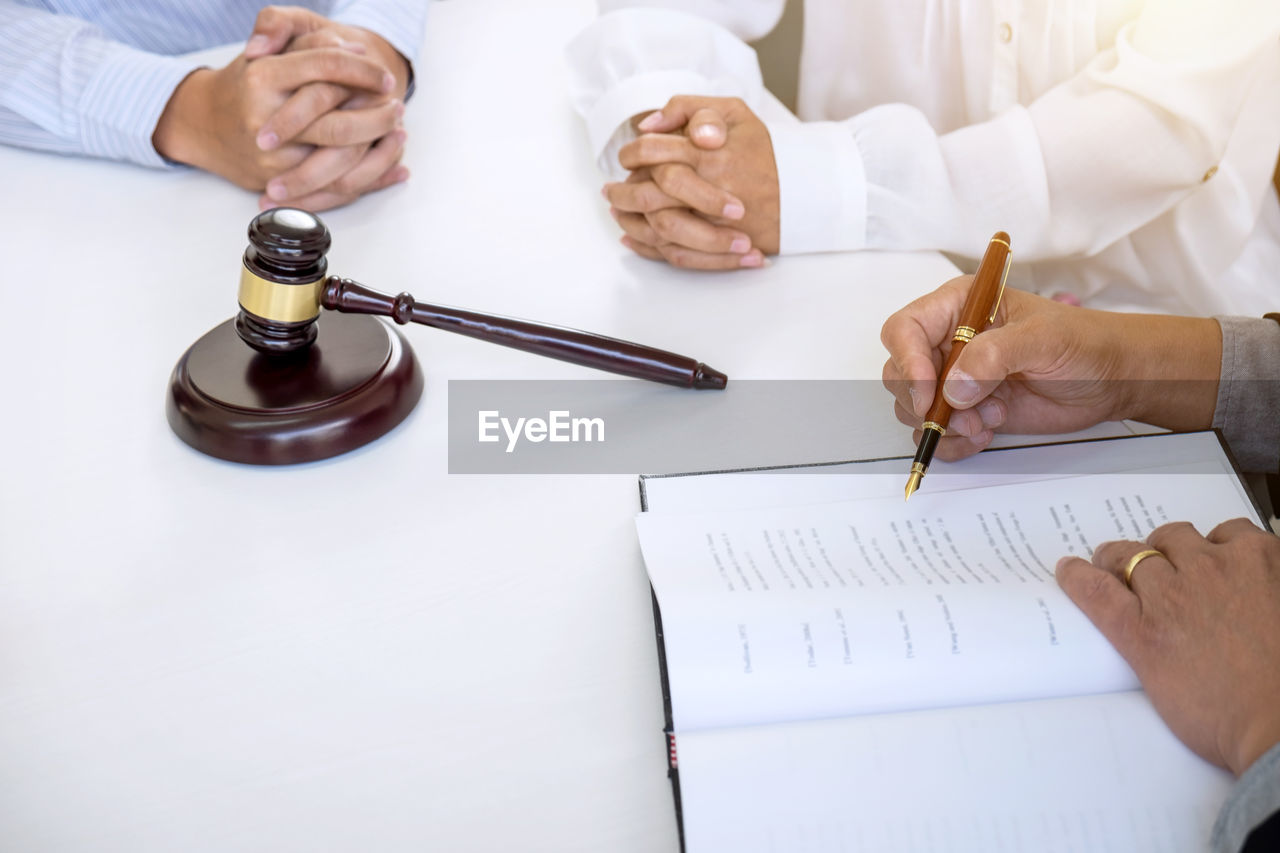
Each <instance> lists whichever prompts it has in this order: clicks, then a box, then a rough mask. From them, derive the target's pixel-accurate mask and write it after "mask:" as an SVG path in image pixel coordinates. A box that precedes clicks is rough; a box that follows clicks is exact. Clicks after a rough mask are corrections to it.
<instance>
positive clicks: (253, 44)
mask: <svg viewBox="0 0 1280 853" xmlns="http://www.w3.org/2000/svg"><path fill="white" fill-rule="evenodd" d="M270 43H271V42H270V40H269V39H268V38H267V37H266V36H264V35H256V36H254V37H253V38H251V39H249V41H248V43H246V44H245V46H244V52H245V53H256V52H257V51H259V50H266V49H267V45H268V44H270Z"/></svg>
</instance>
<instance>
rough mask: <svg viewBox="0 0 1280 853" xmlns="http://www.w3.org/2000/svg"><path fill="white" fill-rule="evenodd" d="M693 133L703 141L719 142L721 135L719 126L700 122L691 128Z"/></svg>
mask: <svg viewBox="0 0 1280 853" xmlns="http://www.w3.org/2000/svg"><path fill="white" fill-rule="evenodd" d="M693 135H694V136H695V137H696V138H698V139H701V140H703V141H704V142H719V141H720V139H721V138H722V137H721V134H720V128H718V127H716V126H715V125H714V124H700V125H698V126H697V127H695V128H694V129H693Z"/></svg>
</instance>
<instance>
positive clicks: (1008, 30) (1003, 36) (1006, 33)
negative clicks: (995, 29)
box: [1000, 23, 1013, 44]
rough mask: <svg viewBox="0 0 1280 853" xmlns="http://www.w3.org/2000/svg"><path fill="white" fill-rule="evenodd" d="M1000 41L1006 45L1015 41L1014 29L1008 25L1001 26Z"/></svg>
mask: <svg viewBox="0 0 1280 853" xmlns="http://www.w3.org/2000/svg"><path fill="white" fill-rule="evenodd" d="M1000 41H1002V42H1004V43H1005V44H1008V43H1009V42H1011V41H1013V27H1011V26H1009V24H1008V23H1004V24H1001V25H1000Z"/></svg>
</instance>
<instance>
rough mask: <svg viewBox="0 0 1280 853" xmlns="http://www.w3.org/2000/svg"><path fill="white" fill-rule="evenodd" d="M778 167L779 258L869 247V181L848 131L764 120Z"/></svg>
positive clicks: (836, 125) (824, 123)
mask: <svg viewBox="0 0 1280 853" xmlns="http://www.w3.org/2000/svg"><path fill="white" fill-rule="evenodd" d="M765 126H766V127H767V128H768V130H769V137H770V139H771V140H772V142H773V157H774V161H775V162H776V163H777V166H778V190H779V195H780V198H779V209H780V212H781V218H782V221H781V225H780V232H781V233H780V234H779V243H780V251H781V253H782V254H800V253H803V252H847V251H854V250H857V249H862V248H865V247H866V245H867V180H866V172H865V169H864V167H863V163H862V155H861V154H860V153H859V152H858V149H857V147H856V146H855V145H854V143H853V138H852V135H851V134H850V131H849V128H848V127H847V126H845V125H844V124H842V123H838V122H829V121H822V122H804V123H799V122H766V123H765Z"/></svg>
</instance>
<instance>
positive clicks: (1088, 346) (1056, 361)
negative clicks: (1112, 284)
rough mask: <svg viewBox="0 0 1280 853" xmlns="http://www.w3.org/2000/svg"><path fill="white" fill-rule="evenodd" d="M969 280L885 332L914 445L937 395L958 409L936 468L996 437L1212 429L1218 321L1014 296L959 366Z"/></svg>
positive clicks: (950, 286) (1009, 294) (955, 282)
mask: <svg viewBox="0 0 1280 853" xmlns="http://www.w3.org/2000/svg"><path fill="white" fill-rule="evenodd" d="M974 278H975V277H974V276H961V277H959V278H955V279H952V280H951V281H949V282H947V283H946V284H944V285H942V286H941V287H939V288H938V289H937V290H935V291H933V292H932V293H928V294H926V295H924V296H922V297H920V298H919V299H917V300H915V301H914V302H912V303H911V304H910V305H907V306H906V307H904V308H902V309H901V310H900V311H898V312H896V313H895V314H893V315H892V316H891V317H890V318H889V319H888V320H887V321H886V322H885V324H884V328H883V329H882V330H881V332H880V339H881V341H882V342H883V343H884V345H885V348H886V349H887V350H888V351H889V359H888V361H886V362H885V366H884V374H883V376H884V384H885V387H886V388H888V389H889V391H890V392H891V393H892V394H893V395H894V399H895V402H894V413H895V415H896V416H897V418H898V420H899V421H901V422H902V423H904V424H906V425H908V426H910V427H913V428H914V429H915V430H916V433H915V440H916V442H920V441H921V440H922V439H923V438H924V432H923V426H924V421H925V420H926V419H927V416H928V414H930V412H931V410H932V408H933V403H934V401H935V400H936V399H937V398H938V397H939V396H941V397H942V399H943V401H944V402H945V403H946V404H947V405H948V406H949V408H951V409H952V410H953V411H952V412H951V414H950V418H949V422H948V423H947V424H946V435H945V436H943V437H941V438H940V439H939V440H938V441H937V447H936V451H935V453H934V458H935V459H941V460H946V461H953V460H957V459H963V458H965V457H967V456H972V455H973V454H975V453H977V452H979V451H981V450H983V449H985V448H986V447H987V446H988V445H989V444H990V443H991V440H992V438H993V435H994V433H995V432H1009V433H1018V434H1022V435H1034V434H1044V433H1070V432H1074V431H1076V430H1081V429H1085V428H1086V427H1090V426H1093V425H1094V424H1097V423H1100V422H1102V421H1113V420H1122V419H1132V420H1138V421H1142V422H1144V423H1150V424H1155V425H1158V426H1164V427H1168V428H1170V429H1203V428H1205V427H1206V426H1208V425H1209V424H1210V423H1211V422H1212V420H1213V410H1214V403H1215V400H1216V393H1217V384H1218V372H1219V368H1220V365H1221V362H1222V353H1221V348H1222V343H1221V332H1220V329H1219V326H1218V323H1217V321H1216V320H1212V319H1207V318H1199V317H1173V316H1158V315H1151V314H1121V313H1116V312H1110V311H1095V310H1091V309H1088V308H1080V307H1074V306H1070V305H1065V304H1063V303H1061V302H1054V301H1051V300H1049V299H1045V298H1044V297H1041V296H1036V295H1035V294H1032V293H1027V292H1025V291H1021V290H1018V289H1016V288H1012V287H1010V288H1008V289H1007V290H1006V291H1005V293H1004V294H1003V296H1002V297H1001V298H1000V300H999V302H998V304H997V305H996V307H995V319H994V321H993V322H992V323H991V324H990V325H989V326H988V327H987V330H986V331H984V332H982V333H981V334H978V335H977V336H976V337H975V338H974V339H973V340H972V341H971V342H968V343H965V344H964V345H963V346H962V347H960V350H961V352H960V353H959V354H957V355H956V356H955V358H953V359H952V358H950V356H951V354H952V353H953V352H954V349H955V347H954V346H953V343H954V341H953V339H954V337H955V333H956V328H957V327H958V326H960V325H964V324H963V323H961V312H962V309H963V307H964V305H965V304H966V302H968V297H969V296H970V294H971V293H972V289H973V288H972V285H973V282H974ZM988 316H989V315H988ZM944 362H946V363H947V367H946V368H945V369H942V366H943V364H944Z"/></svg>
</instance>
